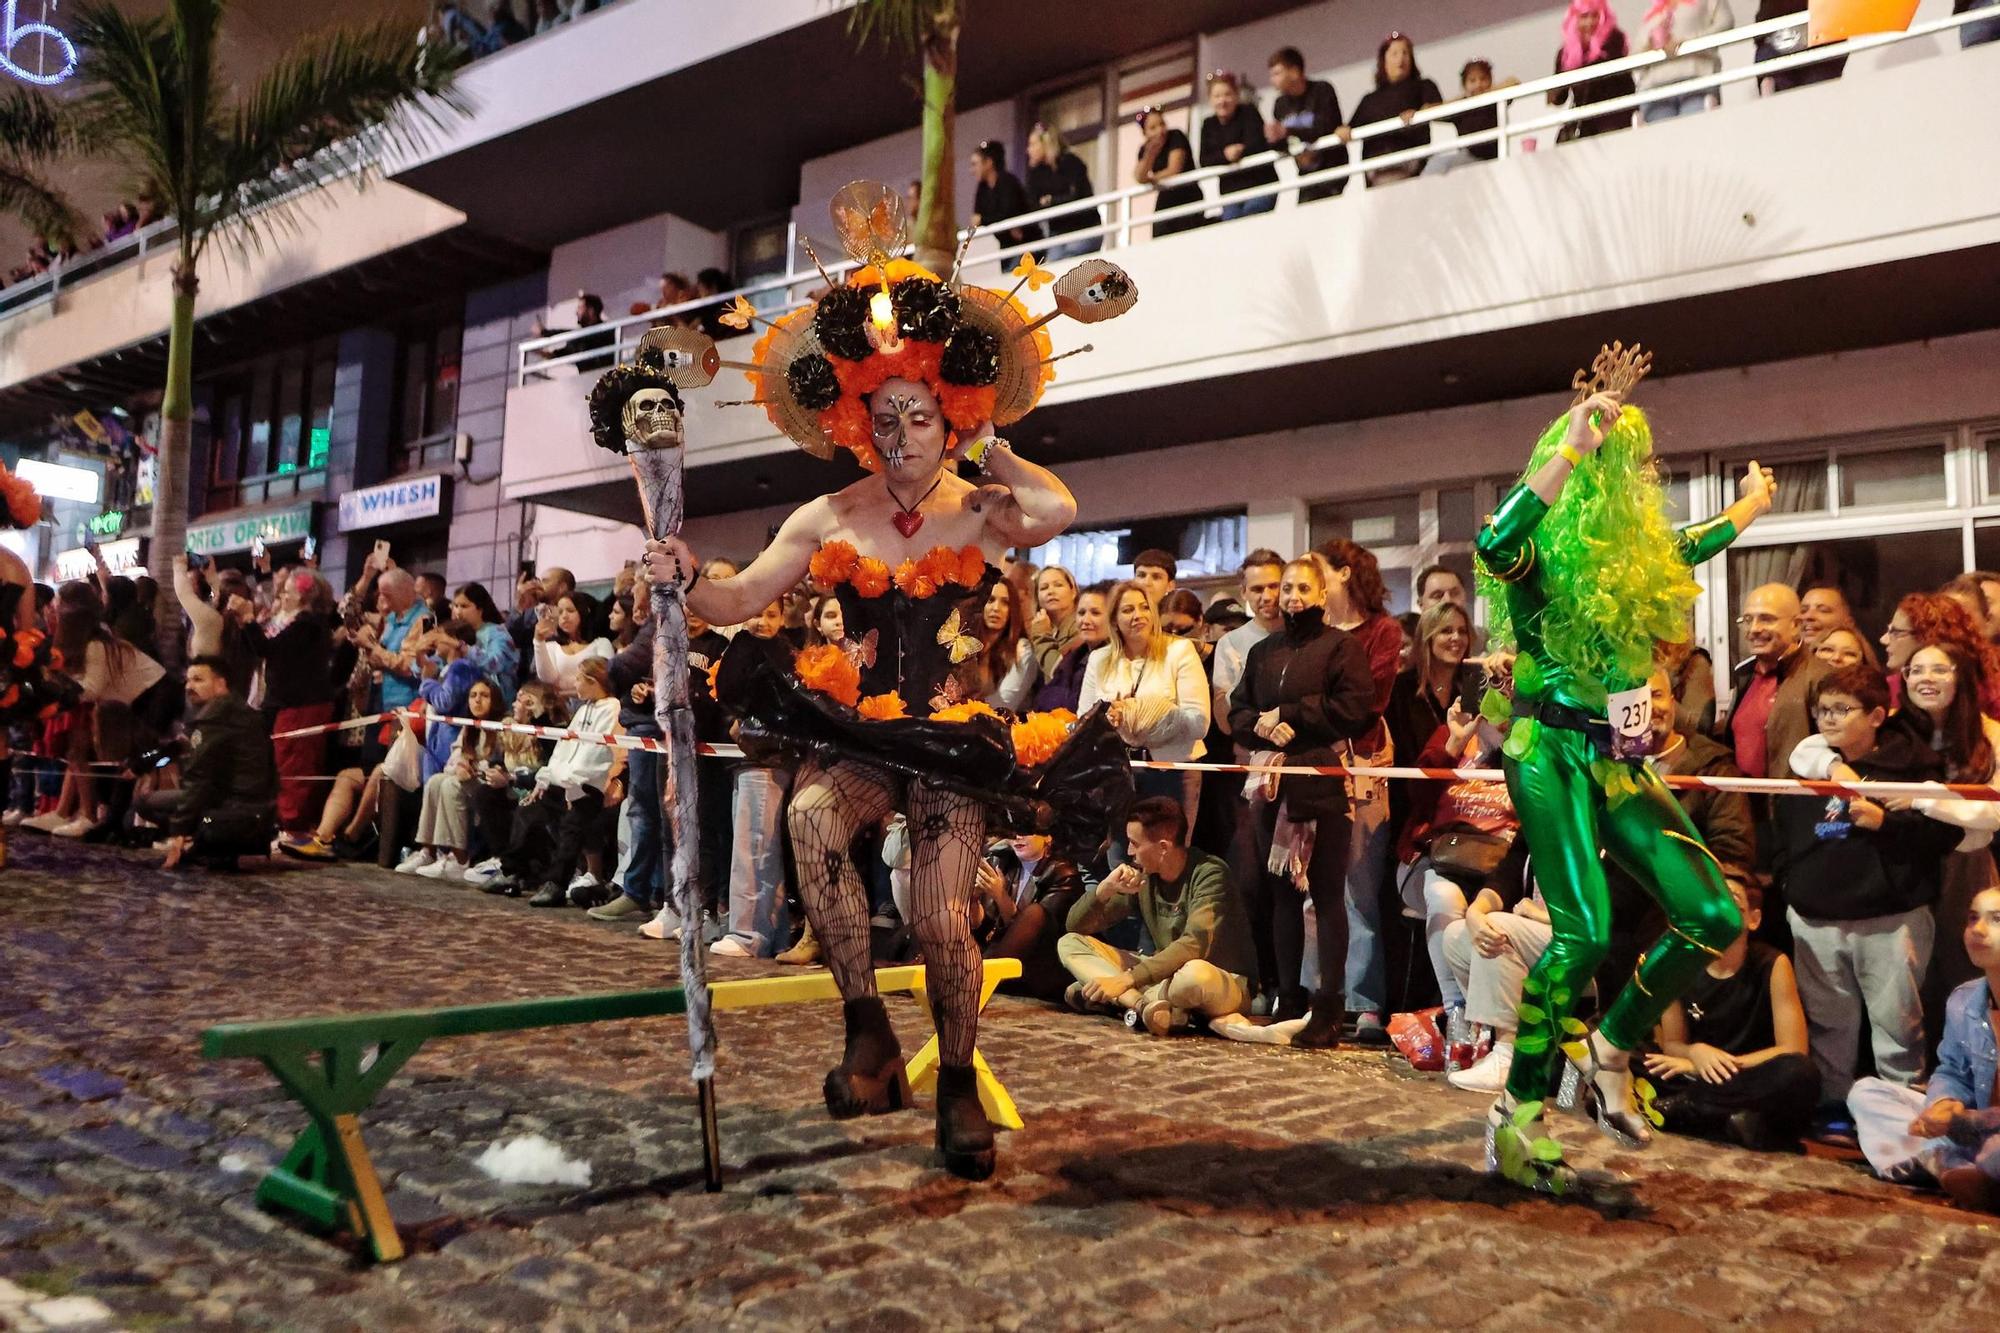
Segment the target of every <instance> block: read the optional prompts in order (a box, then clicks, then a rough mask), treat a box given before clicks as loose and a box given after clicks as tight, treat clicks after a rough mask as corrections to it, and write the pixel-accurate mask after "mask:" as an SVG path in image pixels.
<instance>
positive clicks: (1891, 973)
mask: <svg viewBox="0 0 2000 1333" xmlns="http://www.w3.org/2000/svg"><path fill="white" fill-rule="evenodd" d="M1888 711H1889V687H1888V683H1887V682H1886V681H1884V680H1883V678H1882V673H1881V672H1879V671H1876V670H1875V669H1874V668H1873V667H1868V666H1860V665H1857V666H1851V667H1844V668H1842V669H1841V670H1839V671H1835V672H1833V673H1832V674H1830V675H1829V676H1827V678H1826V680H1825V681H1824V682H1823V683H1822V684H1821V685H1820V689H1819V695H1818V698H1817V701H1816V706H1815V713H1816V715H1817V717H1818V721H1819V740H1808V741H1807V742H1805V743H1804V744H1802V745H1800V746H1799V751H1798V752H1799V754H1800V756H1801V760H1800V763H1801V767H1802V768H1803V769H1804V771H1806V772H1808V773H1811V774H1812V775H1813V776H1825V775H1826V774H1822V773H1819V772H1818V771H1816V766H1815V765H1814V764H1812V763H1811V762H1810V761H1809V758H1808V755H1807V752H1808V750H1809V749H1816V748H1817V747H1818V744H1819V741H1820V740H1823V741H1824V743H1825V745H1826V746H1828V747H1830V748H1831V750H1832V751H1833V754H1834V755H1835V756H1837V757H1838V762H1836V763H1834V764H1833V765H1832V766H1831V769H1830V774H1831V776H1832V777H1834V778H1835V779H1836V780H1841V781H1846V780H1850V775H1851V776H1852V777H1858V778H1863V779H1872V780H1875V781H1882V782H1937V781H1942V780H1943V778H1944V776H1945V772H1944V761H1943V760H1942V759H1940V758H1939V757H1938V755H1937V754H1936V753H1935V752H1934V751H1933V750H1932V749H1931V748H1930V745H1929V743H1928V740H1929V738H1928V737H1922V738H1920V737H1918V736H1917V735H1916V733H1915V732H1914V731H1913V730H1912V729H1911V728H1909V727H1908V726H1907V724H1905V723H1903V722H1902V721H1901V720H1900V719H1898V720H1896V721H1889V719H1888ZM1776 805H1777V813H1776V824H1777V829H1778V846H1777V847H1776V849H1775V851H1776V865H1775V870H1776V873H1777V876H1778V880H1779V883H1780V884H1781V885H1782V886H1783V888H1784V892H1785V901H1786V902H1787V903H1788V904H1789V906H1788V907H1787V909H1786V915H1787V916H1788V917H1789V919H1790V921H1791V926H1792V938H1793V941H1794V945H1795V948H1794V963H1795V965H1796V967H1797V969H1798V981H1799V997H1800V998H1801V999H1802V1000H1804V1002H1805V1008H1806V1020H1807V1024H1808V1026H1809V1027H1810V1028H1811V1030H1812V1056H1813V1060H1814V1062H1815V1063H1817V1064H1818V1065H1819V1067H1820V1076H1821V1082H1822V1084H1823V1091H1824V1094H1825V1096H1827V1097H1828V1098H1830V1099H1833V1100H1844V1099H1845V1098H1846V1096H1847V1090H1848V1088H1849V1087H1850V1086H1852V1085H1853V1083H1854V1064H1855V1056H1856V1054H1857V1051H1856V1046H1857V1043H1858V1040H1859V1038H1860V1032H1861V1020H1862V1013H1863V1010H1864V1008H1865V1010H1866V1013H1867V1019H1868V1026H1869V1029H1870V1032H1871V1036H1872V1040H1873V1045H1874V1050H1875V1072H1876V1073H1877V1074H1878V1075H1880V1076H1881V1077H1882V1078H1883V1079H1884V1080H1886V1081H1888V1082H1891V1083H1898V1084H1901V1085H1903V1086H1905V1087H1907V1086H1909V1085H1911V1084H1913V1083H1915V1082H1917V1080H1918V1079H1920V1078H1922V1077H1923V1072H1924V1023H1923V1009H1922V1002H1921V999H1920V987H1921V985H1922V982H1923V977H1924V970H1925V968H1927V967H1928V966H1929V965H1930V958H1931V943H1932V935H1933V932H1934V930H1935V923H1934V922H1933V920H1932V918H1931V910H1930V909H1931V904H1932V903H1933V902H1935V901H1936V900H1937V896H1938V889H1939V885H1940V882H1941V879H1942V875H1943V865H1944V858H1945V855H1946V853H1948V852H1950V851H1952V850H1953V849H1954V848H1955V847H1957V845H1958V843H1959V840H1960V839H1961V838H1962V837H1963V836H1964V834H1965V830H1964V829H1961V828H1959V827H1957V826H1956V825H1952V824H1946V823H1943V822H1941V821H1939V820H1935V819H1932V818H1930V817H1929V816H1928V815H1925V814H1922V813H1920V812H1918V811H1916V810H1911V809H1907V808H1905V809H1900V810H1890V809H1887V808H1885V806H1884V804H1883V803H1881V802H1877V801H1871V800H1868V799H1866V798H1863V797H1859V796H1856V797H1852V798H1844V797H1838V796H1836V797H1831V798H1827V799H1820V798H1817V797H1804V796H1793V797H1781V798H1779V799H1778V800H1777V802H1776Z"/></svg>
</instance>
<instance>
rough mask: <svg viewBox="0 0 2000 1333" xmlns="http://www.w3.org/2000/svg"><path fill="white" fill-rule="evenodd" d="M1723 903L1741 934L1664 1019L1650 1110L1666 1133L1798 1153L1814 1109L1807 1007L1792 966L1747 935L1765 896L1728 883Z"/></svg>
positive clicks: (1652, 1058) (1650, 1068) (1760, 915)
mask: <svg viewBox="0 0 2000 1333" xmlns="http://www.w3.org/2000/svg"><path fill="white" fill-rule="evenodd" d="M1729 896H1730V897H1732V898H1734V899H1735V900H1736V906H1737V907H1738V908H1739V909H1740V910H1741V911H1742V913H1743V933H1742V934H1740V935H1738V936H1737V937H1736V942H1735V943H1734V944H1732V945H1730V946H1729V947H1728V948H1727V949H1725V950H1723V952H1722V956H1721V957H1720V958H1717V959H1716V960H1715V961H1714V962H1712V963H1710V964H1709V965H1708V967H1707V968H1706V969H1704V970H1703V971H1702V972H1701V973H1700V974H1699V975H1698V976H1696V977H1695V979H1694V982H1693V983H1692V984H1691V985H1690V986H1689V987H1688V988H1687V990H1686V991H1685V992H1683V993H1682V995H1681V998H1680V999H1679V1000H1677V1001H1676V1002H1675V1003H1673V1004H1671V1005H1668V1006H1667V1012H1666V1013H1665V1014H1663V1015H1662V1016H1661V1018H1660V1026H1659V1029H1658V1031H1657V1032H1656V1034H1655V1039H1656V1040H1657V1041H1658V1042H1659V1045H1660V1052H1659V1054H1657V1055H1649V1056H1647V1057H1646V1072H1647V1073H1648V1074H1650V1075H1651V1076H1652V1078H1653V1080H1654V1082H1655V1083H1656V1084H1657V1085H1658V1093H1659V1100H1658V1101H1657V1102H1656V1103H1655V1106H1656V1109H1657V1110H1658V1111H1659V1112H1660V1114H1661V1115H1662V1116H1663V1117H1664V1118H1665V1128H1666V1129H1667V1130H1668V1131H1669V1132H1671V1133H1675V1134H1695V1135H1700V1136H1702V1137H1704V1138H1717V1137H1726V1138H1729V1139H1731V1140H1733V1141H1734V1142H1736V1143H1739V1144H1741V1145H1743V1146H1744V1147H1746V1148H1750V1149H1754V1150H1758V1151H1766V1150H1777V1149H1784V1148H1796V1147H1797V1146H1798V1142H1799V1139H1800V1137H1801V1136H1802V1135H1803V1134H1804V1133H1805V1130H1806V1126H1807V1125H1808V1124H1809V1123H1810V1122H1811V1120H1812V1114H1813V1110H1814V1108H1815V1107H1817V1106H1818V1104H1819V1070H1818V1069H1817V1068H1816V1067H1815V1066H1814V1065H1813V1062H1812V1057H1811V1056H1810V1055H1808V1054H1807V1053H1806V1013H1805V1008H1804V1006H1802V1005H1801V1004H1800V1003H1799V987H1798V983H1797V981H1796V980H1795V979H1794V978H1793V976H1792V964H1791V961H1790V960H1789V959H1787V958H1786V957H1785V956H1784V955H1783V954H1781V953H1779V952H1778V951H1777V950H1776V949H1773V948H1772V947H1771V946H1770V945H1768V944H1766V943H1764V942H1763V941H1762V940H1753V939H1751V938H1750V936H1751V934H1752V933H1753V932H1754V931H1755V930H1756V929H1757V927H1758V925H1759V924H1760V923H1761V922H1762V921H1763V919H1764V895H1763V894H1762V892H1760V891H1759V890H1757V889H1754V888H1748V887H1746V886H1745V885H1743V884H1742V883H1740V882H1738V881H1736V880H1733V879H1732V880H1730V881H1729Z"/></svg>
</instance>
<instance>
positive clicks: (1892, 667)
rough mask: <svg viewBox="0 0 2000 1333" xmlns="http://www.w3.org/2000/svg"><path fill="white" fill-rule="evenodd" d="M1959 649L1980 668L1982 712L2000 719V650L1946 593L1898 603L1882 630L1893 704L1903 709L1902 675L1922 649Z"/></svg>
mask: <svg viewBox="0 0 2000 1333" xmlns="http://www.w3.org/2000/svg"><path fill="white" fill-rule="evenodd" d="M1940 646H1941V647H1950V648H1956V649H1958V650H1959V651H1960V652H1962V653H1964V654H1965V655H1966V656H1967V657H1968V658H1970V659H1971V660H1972V661H1974V662H1975V663H1977V664H1978V666H1979V711H1980V712H1981V713H1983V714H1984V715H1985V716H1987V717H2000V647H1996V646H1994V645H1993V644H1990V643H1988V642H1987V641H1986V637H1985V636H1984V635H1983V634H1981V633H1980V632H1979V626H1978V624H1977V623H1975V622H1974V621H1973V619H1972V614H1971V612H1969V611H1967V610H1966V609H1965V607H1964V606H1963V605H1962V604H1961V603H1960V602H1958V601H1957V600H1956V599H1955V598H1953V597H1951V596H1949V595H1947V594H1945V593H1935V592H1913V593H1911V594H1909V596H1907V597H1905V598H1903V600H1902V601H1900V602H1898V603H1896V614H1895V615H1893V616H1891V617H1890V618H1889V628H1887V629H1885V630H1883V631H1882V652H1883V662H1882V665H1883V666H1884V667H1885V668H1886V669H1887V670H1888V672H1889V692H1890V701H1891V703H1892V704H1893V705H1894V706H1895V707H1897V708H1900V707H1902V703H1903V690H1902V679H1903V677H1902V672H1903V668H1904V667H1905V666H1907V665H1908V664H1909V661H1910V659H1911V658H1912V657H1914V656H1915V655H1916V652H1917V650H1918V649H1919V648H1931V647H1940Z"/></svg>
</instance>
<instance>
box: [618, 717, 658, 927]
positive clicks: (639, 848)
mask: <svg viewBox="0 0 2000 1333" xmlns="http://www.w3.org/2000/svg"><path fill="white" fill-rule="evenodd" d="M625 812H626V814H627V815H628V816H629V817H630V819H631V821H632V841H631V845H630V847H629V848H628V849H627V853H626V863H627V866H628V868H627V870H626V871H625V878H624V879H623V880H621V881H620V882H619V887H620V888H622V889H623V890H624V891H625V896H626V897H627V898H630V899H632V900H633V901H634V902H636V903H638V904H639V905H640V906H641V907H658V906H659V905H660V904H661V903H662V902H664V901H666V896H667V882H666V874H665V869H664V867H665V864H666V859H665V856H664V847H665V843H666V839H665V837H664V836H663V833H664V824H665V813H664V812H663V811H662V810H661V809H660V756H659V755H657V754H654V753H653V752H652V751H650V750H633V751H631V752H630V753H629V754H628V756H627V758H626V763H625Z"/></svg>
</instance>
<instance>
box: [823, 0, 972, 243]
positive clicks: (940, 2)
mask: <svg viewBox="0 0 2000 1333" xmlns="http://www.w3.org/2000/svg"><path fill="white" fill-rule="evenodd" d="M966 3H967V0H860V3H858V4H856V5H855V7H854V11H853V13H852V14H850V15H849V16H848V31H849V32H850V33H852V34H853V36H854V37H855V38H856V39H857V40H859V41H864V42H865V41H867V40H868V39H869V38H871V37H874V38H879V39H881V41H882V42H883V44H884V45H886V46H891V47H897V48H900V49H901V50H903V51H906V52H910V53H913V54H920V55H921V56H922V57H923V62H924V82H923V97H924V147H923V159H924V160H923V177H922V179H923V183H924V184H923V191H924V196H923V200H922V201H921V202H920V203H919V204H918V206H917V216H916V218H915V220H914V222H913V226H912V230H911V233H910V234H911V237H912V239H913V240H915V242H916V247H917V262H918V263H920V264H922V265H923V266H924V267H926V268H928V269H930V270H932V271H933V272H937V273H942V272H944V271H945V270H946V269H947V268H949V267H950V266H951V261H952V256H953V254H954V253H955V252H956V251H957V249H958V221H957V214H958V210H957V207H956V201H955V200H954V199H953V197H952V196H953V189H952V186H953V182H954V181H955V179H956V177H955V176H954V175H953V167H954V166H955V164H956V159H957V157H958V152H957V150H956V149H955V148H954V147H953V146H952V139H953V135H954V133H955V131H956V129H957V126H958V33H959V28H960V26H961V24H962V22H963V20H964V14H965V6H966Z"/></svg>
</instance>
